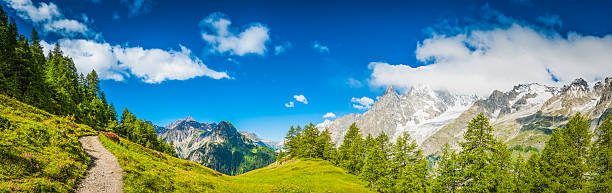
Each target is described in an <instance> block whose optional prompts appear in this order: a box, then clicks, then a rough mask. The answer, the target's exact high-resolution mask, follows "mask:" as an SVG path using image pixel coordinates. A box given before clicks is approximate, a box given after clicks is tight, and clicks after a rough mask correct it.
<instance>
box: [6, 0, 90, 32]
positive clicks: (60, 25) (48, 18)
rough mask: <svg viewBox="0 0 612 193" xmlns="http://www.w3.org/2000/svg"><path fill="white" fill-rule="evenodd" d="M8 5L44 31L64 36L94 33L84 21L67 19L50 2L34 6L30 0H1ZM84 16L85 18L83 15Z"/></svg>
mask: <svg viewBox="0 0 612 193" xmlns="http://www.w3.org/2000/svg"><path fill="white" fill-rule="evenodd" d="M3 1H5V2H6V3H7V5H8V7H10V8H12V9H15V11H16V12H17V15H18V16H19V17H21V18H23V19H24V20H27V21H30V22H32V23H33V24H34V25H36V26H37V27H38V28H39V29H41V30H42V32H44V33H50V32H52V33H56V34H58V35H61V36H66V37H75V36H82V37H93V36H95V33H94V32H93V31H92V30H90V29H89V27H87V25H85V24H84V23H82V22H80V21H77V20H74V19H67V18H66V17H65V16H64V14H63V13H62V12H61V10H60V9H59V8H58V7H57V5H55V4H54V3H52V2H49V3H45V2H40V3H39V4H38V6H35V5H34V4H33V3H32V1H30V0H3ZM85 18H87V17H86V16H85Z"/></svg>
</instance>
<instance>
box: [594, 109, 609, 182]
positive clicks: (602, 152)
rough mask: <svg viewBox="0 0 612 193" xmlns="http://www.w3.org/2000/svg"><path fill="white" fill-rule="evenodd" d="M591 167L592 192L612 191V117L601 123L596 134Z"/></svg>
mask: <svg viewBox="0 0 612 193" xmlns="http://www.w3.org/2000/svg"><path fill="white" fill-rule="evenodd" d="M590 165H591V166H592V168H593V170H592V172H591V173H592V174H591V175H592V177H591V182H590V184H589V185H590V191H593V192H611V191H612V116H610V115H608V117H607V118H605V119H604V121H603V122H602V123H601V125H600V126H599V127H598V129H597V130H596V132H595V142H594V143H593V147H592V148H591V159H590Z"/></svg>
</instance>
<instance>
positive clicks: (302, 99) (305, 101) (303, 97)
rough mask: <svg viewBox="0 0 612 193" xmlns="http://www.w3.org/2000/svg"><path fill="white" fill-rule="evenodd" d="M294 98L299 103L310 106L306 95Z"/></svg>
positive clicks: (294, 96)
mask: <svg viewBox="0 0 612 193" xmlns="http://www.w3.org/2000/svg"><path fill="white" fill-rule="evenodd" d="M293 98H294V99H295V100H296V101H298V102H301V103H304V104H308V100H307V99H306V97H305V96H304V95H293Z"/></svg>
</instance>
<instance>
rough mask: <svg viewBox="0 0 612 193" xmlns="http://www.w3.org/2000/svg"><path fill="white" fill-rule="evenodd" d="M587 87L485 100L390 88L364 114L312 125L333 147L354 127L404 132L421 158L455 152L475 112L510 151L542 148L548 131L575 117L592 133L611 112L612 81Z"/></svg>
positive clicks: (523, 90) (538, 87)
mask: <svg viewBox="0 0 612 193" xmlns="http://www.w3.org/2000/svg"><path fill="white" fill-rule="evenodd" d="M591 84H592V86H590V85H589V83H587V82H586V81H584V80H583V79H576V80H575V81H573V82H572V83H571V84H569V85H565V86H561V87H552V86H546V85H542V84H538V83H531V84H519V85H517V86H514V87H513V88H512V89H510V90H508V91H505V92H502V91H498V90H495V91H492V93H491V95H489V96H488V97H487V98H483V99H478V98H477V97H474V96H465V95H454V94H452V93H449V92H445V91H434V90H432V89H429V88H427V87H425V86H421V87H415V88H412V89H411V90H410V92H408V93H407V94H402V95H399V94H397V92H395V90H394V89H393V88H392V87H390V88H387V90H386V91H385V93H384V94H383V95H382V96H381V97H378V100H377V101H376V102H375V104H374V105H373V106H372V108H371V109H370V110H368V111H366V112H365V113H363V114H349V115H346V116H343V117H340V118H338V119H336V120H334V121H326V122H324V123H321V124H319V125H317V127H319V128H320V129H323V128H329V129H330V132H331V133H332V138H333V140H334V142H335V143H336V145H340V144H341V143H342V139H343V137H344V134H345V133H346V131H347V130H348V127H349V126H350V125H351V124H352V123H353V122H356V123H357V126H358V127H359V128H360V129H361V132H362V134H363V135H364V136H365V135H367V134H372V135H374V136H377V135H379V134H380V133H382V132H385V133H386V134H387V135H389V136H391V138H392V139H395V138H396V137H397V136H398V135H400V134H401V133H403V132H408V133H410V135H411V136H412V137H413V138H414V139H415V140H416V141H417V143H419V145H420V146H421V148H422V149H423V150H424V152H425V153H426V154H431V153H435V152H437V151H439V150H440V149H441V148H442V146H443V145H444V144H445V143H449V144H450V145H451V146H452V147H455V148H457V147H458V142H460V141H461V140H463V132H464V131H465V128H466V125H467V123H468V122H469V121H470V120H471V119H472V118H474V117H476V115H477V114H478V113H484V114H485V115H486V116H488V117H489V118H490V119H491V124H492V125H493V126H494V128H495V131H494V132H495V135H496V137H498V138H499V139H501V140H502V141H504V142H505V143H507V144H508V145H509V146H511V147H512V146H514V145H519V144H520V145H528V146H534V147H537V148H543V145H544V143H545V141H546V140H547V139H548V135H549V134H550V133H551V132H552V129H554V128H557V127H562V126H563V125H564V124H565V123H566V122H567V120H568V119H569V117H571V116H573V115H574V114H576V113H578V112H580V113H581V114H582V115H585V116H587V117H588V118H589V119H591V120H592V129H593V128H595V127H596V126H597V125H598V123H599V121H600V119H601V118H602V116H603V114H604V112H612V78H606V79H605V80H601V81H598V82H595V83H591Z"/></svg>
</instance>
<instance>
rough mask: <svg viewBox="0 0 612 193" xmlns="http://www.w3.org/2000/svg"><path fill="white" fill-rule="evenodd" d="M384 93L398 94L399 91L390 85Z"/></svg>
mask: <svg viewBox="0 0 612 193" xmlns="http://www.w3.org/2000/svg"><path fill="white" fill-rule="evenodd" d="M384 95H397V92H396V91H395V88H393V86H389V87H387V89H386V90H385V93H384V94H383V96H384Z"/></svg>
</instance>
